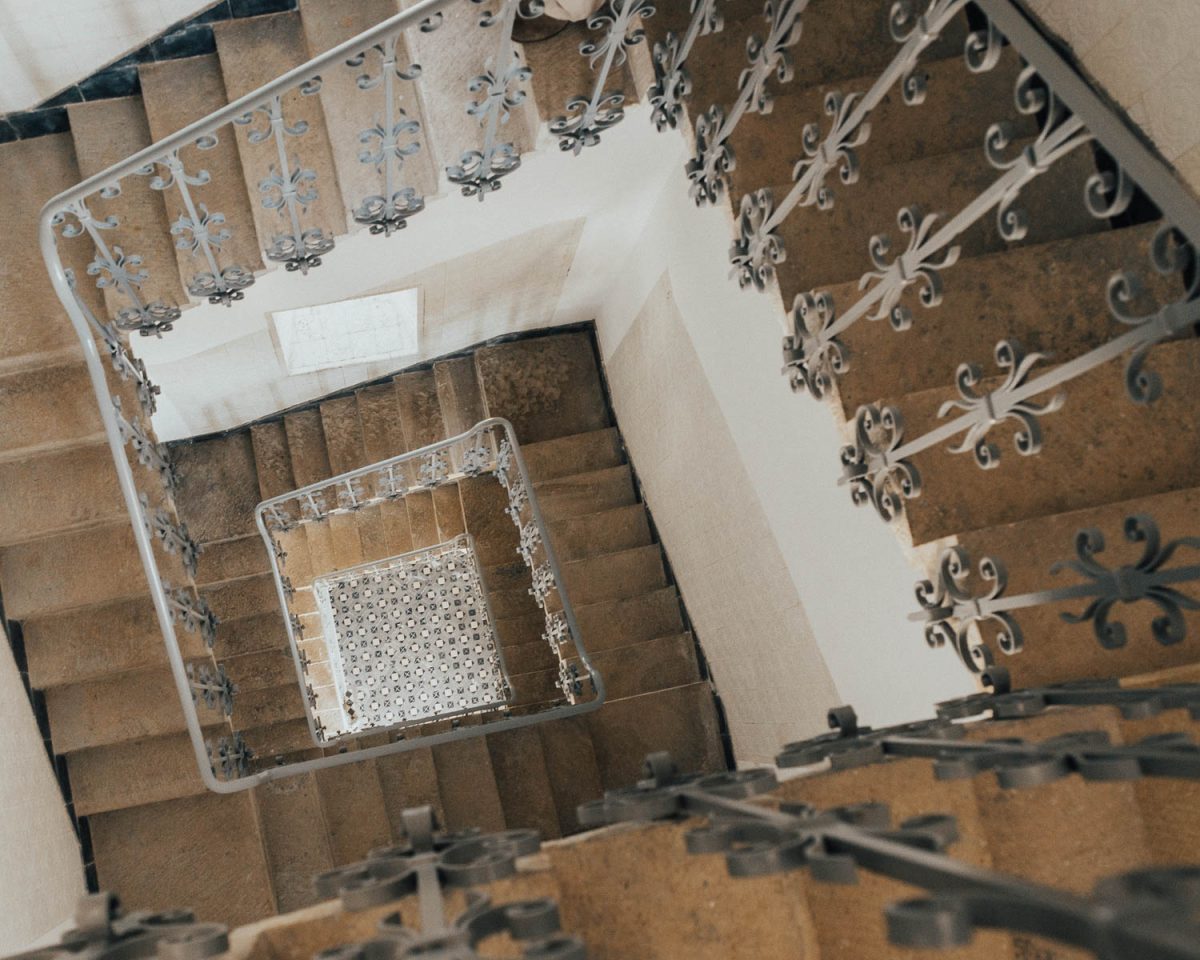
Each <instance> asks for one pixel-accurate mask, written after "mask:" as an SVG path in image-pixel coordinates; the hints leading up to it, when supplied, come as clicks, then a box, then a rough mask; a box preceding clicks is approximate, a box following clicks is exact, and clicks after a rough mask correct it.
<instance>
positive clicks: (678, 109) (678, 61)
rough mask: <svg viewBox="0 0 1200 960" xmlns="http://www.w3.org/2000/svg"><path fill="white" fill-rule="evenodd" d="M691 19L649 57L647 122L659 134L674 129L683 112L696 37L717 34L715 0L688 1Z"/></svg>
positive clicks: (721, 21)
mask: <svg viewBox="0 0 1200 960" xmlns="http://www.w3.org/2000/svg"><path fill="white" fill-rule="evenodd" d="M691 10H692V19H691V20H690V21H689V22H688V28H687V31H686V32H685V33H684V35H683V39H682V40H680V39H679V37H677V36H676V35H675V33H674V32H673V31H672V32H669V33H668V34H667V35H666V37H664V38H663V39H662V40H661V41H659V42H658V43H656V44H654V50H653V52H652V54H651V58H652V62H653V65H654V83H653V84H651V86H650V90H649V91H648V92H647V95H646V99H647V100H648V101H649V102H650V106H651V113H650V119H651V120H652V121H653V123H654V126H655V127H657V128H658V129H659V130H660V131H661V130H665V129H666V128H667V127H670V128H671V129H672V130H673V129H675V128H676V127H677V126H678V124H679V117H680V115H681V114H682V113H683V100H684V97H687V96H688V95H689V94H691V92H692V78H691V76H690V75H689V74H688V72H687V58H688V55H689V54H690V53H691V52H692V47H693V46H694V45H695V43H696V40H697V39H698V38H699V37H706V36H708V35H709V34H710V33H719V32H720V31H721V30H722V29H723V28H724V26H725V21H724V19H723V18H722V16H721V13H720V11H719V10H718V9H717V0H691Z"/></svg>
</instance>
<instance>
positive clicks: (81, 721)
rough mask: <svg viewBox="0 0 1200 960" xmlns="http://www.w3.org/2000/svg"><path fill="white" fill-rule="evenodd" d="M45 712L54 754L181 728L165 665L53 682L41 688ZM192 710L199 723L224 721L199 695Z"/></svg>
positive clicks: (180, 714)
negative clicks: (52, 740)
mask: <svg viewBox="0 0 1200 960" xmlns="http://www.w3.org/2000/svg"><path fill="white" fill-rule="evenodd" d="M46 711H47V714H48V715H49V717H50V730H51V733H52V735H53V737H54V751H55V753H59V754H67V753H75V752H77V751H79V750H87V749H90V748H92V747H101V746H107V745H109V744H114V743H122V742H125V741H130V740H141V739H145V738H146V737H157V736H162V735H165V734H169V733H181V732H183V731H184V730H185V729H186V726H185V722H184V713H183V707H182V706H181V704H180V703H179V694H178V693H177V692H176V689H175V680H174V677H173V676H172V675H171V671H170V670H169V669H167V668H166V667H153V668H150V669H147V670H136V671H131V672H129V673H118V674H114V675H112V676H108V677H104V678H102V679H98V680H91V681H86V682H81V683H73V684H70V685H68V686H58V687H53V688H52V689H50V690H47V691H46ZM196 713H197V715H198V716H199V718H200V723H201V725H202V726H205V727H212V728H218V727H220V728H223V727H224V726H225V716H224V714H223V713H222V712H221V707H220V705H219V704H218V705H217V706H216V707H215V708H213V707H207V706H205V705H204V701H203V700H200V701H198V702H197V703H196ZM217 735H219V733H218V734H217Z"/></svg>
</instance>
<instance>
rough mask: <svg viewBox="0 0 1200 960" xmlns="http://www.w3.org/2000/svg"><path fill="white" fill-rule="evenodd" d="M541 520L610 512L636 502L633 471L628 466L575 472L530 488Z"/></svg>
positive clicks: (555, 519)
mask: <svg viewBox="0 0 1200 960" xmlns="http://www.w3.org/2000/svg"><path fill="white" fill-rule="evenodd" d="M533 489H534V493H535V495H536V496H537V501H538V506H539V507H540V508H541V511H542V517H543V519H544V520H545V521H546V522H547V523H554V522H555V521H558V520H568V519H570V518H571V517H581V516H586V515H587V514H590V513H598V512H599V511H601V510H613V509H616V508H617V507H625V506H629V505H630V504H632V503H636V502H637V493H636V492H635V491H634V487H633V471H632V470H631V469H630V467H629V465H628V464H623V465H621V466H618V467H609V468H607V469H605V470H597V471H595V472H594V473H577V474H573V475H571V476H568V477H559V478H558V479H556V480H545V481H543V482H541V483H535V484H534V485H533Z"/></svg>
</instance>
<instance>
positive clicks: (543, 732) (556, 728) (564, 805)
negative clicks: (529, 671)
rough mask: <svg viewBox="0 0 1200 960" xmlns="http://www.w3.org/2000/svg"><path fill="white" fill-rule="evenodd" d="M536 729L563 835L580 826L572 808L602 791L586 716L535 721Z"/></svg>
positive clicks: (577, 829)
mask: <svg viewBox="0 0 1200 960" xmlns="http://www.w3.org/2000/svg"><path fill="white" fill-rule="evenodd" d="M601 709H604V708H603V707H602V708H601ZM537 732H538V736H539V737H540V738H541V741H542V754H543V756H544V758H545V762H546V773H547V776H548V777H549V779H550V794H551V797H552V799H553V800H554V809H555V812H556V814H557V816H558V829H559V832H560V833H561V834H562V835H563V836H567V835H568V834H572V833H577V832H578V831H579V829H580V826H579V820H578V818H577V817H576V815H575V811H576V809H577V808H578V807H579V805H580V804H581V803H584V802H586V801H587V800H594V799H595V798H596V797H599V796H602V795H603V793H604V784H603V781H602V779H601V776H600V765H599V762H598V761H597V759H596V748H595V745H594V744H593V743H592V735H591V732H590V729H589V723H588V718H587V717H586V716H580V717H564V718H563V719H561V720H551V721H549V722H548V723H543V724H539V725H538V727H537Z"/></svg>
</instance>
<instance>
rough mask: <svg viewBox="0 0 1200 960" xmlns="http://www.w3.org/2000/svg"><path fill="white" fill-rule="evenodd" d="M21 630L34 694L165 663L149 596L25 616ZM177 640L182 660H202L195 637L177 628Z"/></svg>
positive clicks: (201, 646)
mask: <svg viewBox="0 0 1200 960" xmlns="http://www.w3.org/2000/svg"><path fill="white" fill-rule="evenodd" d="M10 615H11V614H10ZM22 628H23V631H24V637H25V653H26V655H27V657H28V658H29V682H30V685H31V686H32V687H34V689H38V690H44V689H46V688H48V687H56V686H61V685H63V684H68V683H83V682H86V681H89V680H96V679H98V678H100V677H103V676H107V675H108V674H113V673H121V672H123V671H126V670H138V669H142V668H147V667H156V666H160V665H164V664H166V662H167V654H166V648H165V647H164V646H163V640H162V634H161V633H160V632H159V628H158V619H157V617H156V616H155V613H154V606H153V604H152V603H151V602H150V598H149V596H148V595H147V596H144V597H134V598H131V599H123V600H116V601H113V602H111V603H105V604H99V605H94V606H89V607H84V608H82V609H77V610H70V611H67V612H65V613H57V614H50V615H47V616H36V617H30V618H28V619H26V620H24V621H23V623H22ZM176 638H177V640H178V643H179V649H180V652H181V653H182V654H183V656H184V657H185V658H187V659H192V658H196V657H203V656H204V655H205V653H206V649H205V646H204V641H203V640H202V639H201V638H200V635H199V634H198V633H193V632H191V631H188V630H184V629H182V628H178V627H177V628H176Z"/></svg>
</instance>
